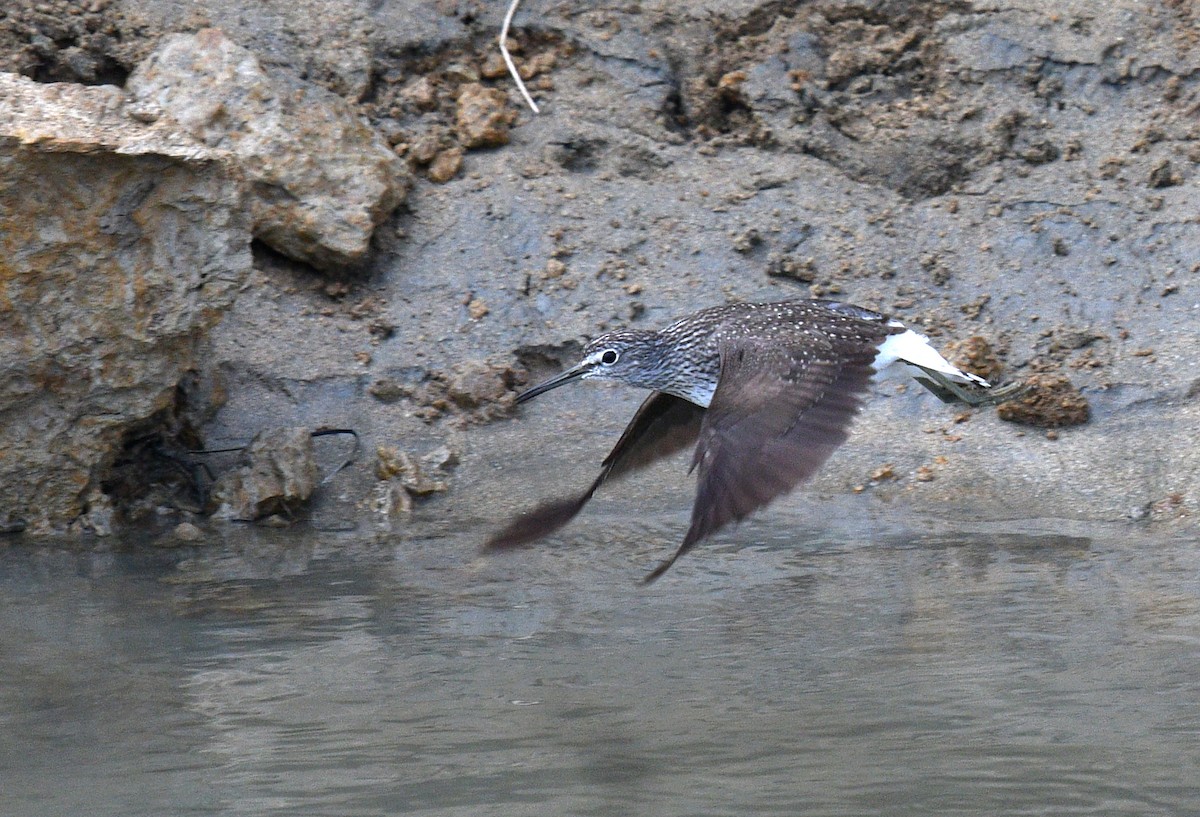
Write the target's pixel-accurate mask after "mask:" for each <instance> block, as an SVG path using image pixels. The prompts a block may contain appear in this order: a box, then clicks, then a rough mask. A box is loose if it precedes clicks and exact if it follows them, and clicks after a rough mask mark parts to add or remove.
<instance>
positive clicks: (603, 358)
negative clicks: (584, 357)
mask: <svg viewBox="0 0 1200 817" xmlns="http://www.w3.org/2000/svg"><path fill="white" fill-rule="evenodd" d="M618 357H620V355H618V354H617V352H616V350H615V349H606V350H605V351H604V354H602V355H600V362H601V363H603V364H604V365H605V366H611V365H613V364H614V363H616V362H617V358H618Z"/></svg>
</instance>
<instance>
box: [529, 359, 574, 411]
mask: <svg viewBox="0 0 1200 817" xmlns="http://www.w3.org/2000/svg"><path fill="white" fill-rule="evenodd" d="M589 368H590V367H589V366H584V365H583V364H580V365H578V366H572V367H571V368H570V369H567V370H566V371H565V372H563V373H562V374H558V375H555V376H554V377H552V378H550V379H549V380H547V381H546V382H545V383H539V384H538V385H536V386H534V387H533V388H532V389H526V390H525V391H523V392H521V393H520V394H518V395H517V402H518V403H524V402H525V401H526V400H532V399H533V398H535V397H537V396H538V395H539V394H545V393H546V392H548V391H550V390H551V389H557V388H558V387H559V386H563V385H566V384H567V383H570V382H571V381H572V380H578V379H579V378H580V377H582V376H583V375H585V374H587V372H588V369H589Z"/></svg>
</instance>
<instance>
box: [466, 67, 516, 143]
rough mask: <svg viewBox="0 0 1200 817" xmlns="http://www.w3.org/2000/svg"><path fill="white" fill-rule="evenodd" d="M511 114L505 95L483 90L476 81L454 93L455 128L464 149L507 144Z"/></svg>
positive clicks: (494, 90)
mask: <svg viewBox="0 0 1200 817" xmlns="http://www.w3.org/2000/svg"><path fill="white" fill-rule="evenodd" d="M514 118H515V114H514V112H513V111H512V110H510V109H509V107H508V94H506V93H504V92H503V91H501V90H499V89H498V88H484V87H483V86H482V85H480V84H479V83H477V82H471V83H468V84H466V85H464V86H463V87H462V88H461V89H460V90H459V92H458V109H457V112H456V113H455V129H456V131H457V132H458V140H459V142H461V143H462V145H463V147H466V148H490V147H499V146H500V145H507V144H508V126H509V124H510V123H511V122H512V120H513V119H514Z"/></svg>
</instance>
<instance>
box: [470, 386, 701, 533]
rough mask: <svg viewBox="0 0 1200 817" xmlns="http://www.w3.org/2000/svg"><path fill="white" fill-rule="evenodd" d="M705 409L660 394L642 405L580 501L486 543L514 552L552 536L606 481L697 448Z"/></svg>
mask: <svg viewBox="0 0 1200 817" xmlns="http://www.w3.org/2000/svg"><path fill="white" fill-rule="evenodd" d="M703 415H704V409H703V408H702V407H700V406H697V405H696V404H694V403H689V402H688V401H687V400H684V399H683V398H681V397H675V396H674V395H670V394H664V393H663V392H654V393H653V394H651V395H650V396H649V397H647V398H646V400H645V401H644V402H643V403H642V405H641V407H639V408H638V410H637V413H636V414H634V415H633V419H632V420H630V421H629V425H627V426H625V431H624V432H623V433H622V434H621V439H619V440H617V444H616V445H615V446H613V450H612V451H611V452H609V455H608V456H607V457H605V458H604V462H603V463H602V466H603V467H602V469H601V471H600V476H598V477H596V480H595V481H594V482H593V483H592V484H591V487H589V488H588V489H587V490H586V491H584V492H583V493H582V494H580V495H579V496H577V497H569V498H567V499H557V500H552V501H550V502H546V503H544V504H542V505H539V506H538V507H537V508H535V509H534V510H532V511H530V512H528V513H526V514H522V515H521V516H518V517H516V518H515V519H513V521H512V522H510V523H509V524H508V525H507V526H506V527H505V528H504V529H503V530H501V531H500V532H498V533H496V534H495V535H494V536H492V538H491V539H489V540H488V541H487V543H486V544H485V545H484V547H485V548H488V549H502V548H511V547H516V546H518V545H524V544H528V543H530V542H534V541H536V540H538V539H541V538H542V537H544V536H548V535H550V534H551V533H554V531H556V530H558V529H559V528H561V527H563V526H564V525H566V524H567V523H568V522H570V521H571V520H572V519H574V518H575V515H576V514H578V513H579V512H580V511H581V510H583V506H584V505H586V504H587V503H588V500H590V499H591V498H592V495H593V494H595V493H596V489H598V488H599V487H600V486H601V485H602V484H603V483H604V482H605V481H607V480H609V479H619V478H620V477H623V476H625V475H626V474H628V473H631V472H633V471H636V470H638V469H640V468H644V467H646V466H647V465H649V464H651V463H653V462H656V461H657V460H660V459H662V458H663V457H666V456H669V455H671V454H674V453H675V452H677V451H682V450H683V449H684V448H687V447H688V446H690V445H692V444H693V443H694V442H695V441H696V437H697V436H698V434H699V433H700V421H701V418H702V417H703Z"/></svg>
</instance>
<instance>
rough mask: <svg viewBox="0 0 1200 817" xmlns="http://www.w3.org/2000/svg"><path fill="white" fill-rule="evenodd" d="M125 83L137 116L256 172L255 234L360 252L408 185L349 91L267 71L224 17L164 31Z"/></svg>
mask: <svg viewBox="0 0 1200 817" xmlns="http://www.w3.org/2000/svg"><path fill="white" fill-rule="evenodd" d="M127 89H128V90H129V93H130V94H131V96H132V98H133V100H134V103H135V105H136V109H137V111H138V113H139V115H140V116H142V117H145V118H157V117H159V116H162V117H165V118H167V119H169V120H171V121H172V122H173V123H175V125H176V126H177V127H178V128H179V129H180V130H181V131H183V132H185V133H188V134H190V135H192V136H194V137H195V138H196V139H197V141H199V142H201V143H203V144H205V145H208V146H210V147H214V148H218V149H220V150H223V151H226V152H227V153H228V154H230V156H231V160H232V161H234V162H236V163H237V164H238V166H239V167H240V168H241V171H242V172H243V173H244V174H245V176H246V178H247V180H248V182H249V183H250V190H251V196H250V206H251V211H252V213H253V217H254V235H255V237H256V238H259V239H261V240H262V241H263V242H265V243H266V244H268V245H270V246H271V247H272V248H274V249H276V250H278V251H279V252H281V253H283V254H284V255H287V256H289V257H291V258H295V259H296V260H299V261H303V262H305V263H307V264H311V265H312V266H314V267H317V268H319V269H326V270H328V269H336V268H339V267H343V266H346V265H348V264H355V263H358V262H360V261H362V260H363V258H364V257H365V256H366V254H367V252H368V250H369V249H370V243H371V234H372V233H373V232H374V230H375V228H376V227H377V226H378V225H379V224H380V222H382V221H383V219H384V218H386V217H387V216H388V215H389V214H390V213H391V211H392V210H393V209H394V208H395V207H396V205H397V204H399V203H400V202H401V201H403V199H404V197H405V196H406V195H407V193H408V186H409V181H408V174H407V171H406V170H405V168H404V166H403V164H402V163H401V162H400V161H399V160H398V159H397V158H396V155H395V154H394V153H393V152H392V151H391V149H389V148H388V146H387V144H386V143H385V142H384V141H383V140H382V138H380V137H379V136H378V135H377V134H376V133H375V131H374V130H372V129H371V127H370V126H369V125H368V124H367V123H366V122H365V121H364V120H363V119H362V118H361V117H359V116H358V115H357V114H356V113H355V112H354V111H353V109H351V107H350V106H349V104H348V103H347V102H346V101H345V100H343V99H342V98H341V97H338V96H335V95H334V94H332V93H330V92H329V91H326V90H325V89H323V88H320V87H318V86H316V85H313V84H312V83H309V82H304V81H302V80H300V79H298V78H296V77H295V76H294V75H292V74H288V73H285V72H267V71H266V70H265V69H264V68H263V67H262V65H261V64H260V63H259V61H258V58H257V57H256V56H255V55H254V54H253V53H251V52H250V51H248V50H246V49H245V48H242V47H241V46H239V45H237V44H236V43H234V42H233V41H232V40H230V39H229V38H228V37H227V36H226V35H225V34H224V33H223V32H222V31H220V30H218V29H206V30H204V31H201V32H199V33H196V34H177V35H174V36H171V37H167V38H166V39H165V40H164V41H163V43H162V45H161V46H160V47H159V48H158V50H157V51H155V52H154V53H153V54H152V55H151V56H150V58H149V59H147V60H146V61H145V62H144V63H142V64H141V65H139V66H138V68H137V70H135V71H134V72H133V74H132V75H131V76H130V77H129V82H128V83H127Z"/></svg>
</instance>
